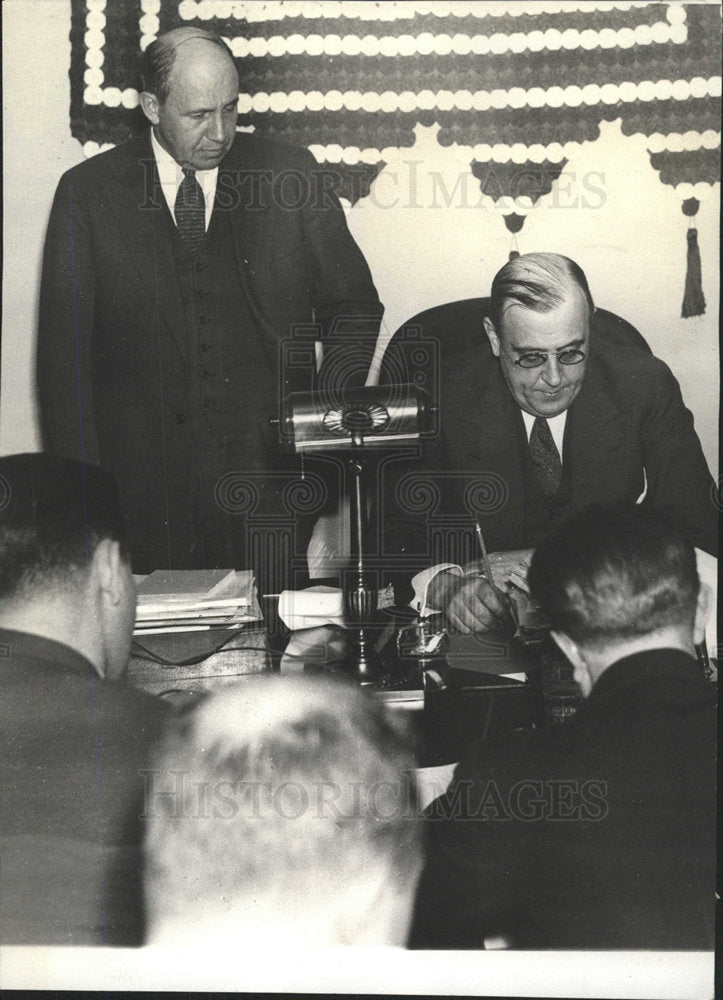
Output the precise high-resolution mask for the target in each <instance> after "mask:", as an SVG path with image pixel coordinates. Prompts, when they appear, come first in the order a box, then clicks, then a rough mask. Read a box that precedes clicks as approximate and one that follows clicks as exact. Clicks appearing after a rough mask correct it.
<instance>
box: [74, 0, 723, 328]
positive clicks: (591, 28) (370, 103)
mask: <svg viewBox="0 0 723 1000" xmlns="http://www.w3.org/2000/svg"><path fill="white" fill-rule="evenodd" d="M72 11H73V13H72V26H71V42H72V66H71V71H70V75H71V108H70V117H71V129H72V134H73V136H75V138H77V139H78V140H79V141H80V142H81V143H83V145H84V151H85V153H86V155H92V154H93V153H95V152H98V151H99V150H100V149H102V148H105V147H106V146H108V145H109V144H110V145H113V144H116V143H118V142H121V141H122V140H124V139H125V138H127V137H128V136H129V135H131V134H133V133H134V132H135V131H137V130H138V129H139V128H140V127H142V126H143V118H142V115H141V113H140V111H139V109H138V86H139V84H138V74H137V62H138V55H139V53H140V52H141V51H142V50H143V49H144V48H145V47H146V46H147V45H148V44H149V43H150V42H151V41H153V39H154V38H155V37H156V36H157V35H158V34H159V33H161V32H163V31H167V30H168V29H170V28H174V27H178V26H179V25H193V26H202V27H205V28H208V29H210V30H212V31H215V32H216V33H217V34H219V35H221V36H222V37H223V38H225V39H226V40H227V41H228V43H229V45H230V46H231V49H232V51H233V53H234V56H235V57H236V60H237V65H238V69H239V74H240V80H241V88H240V93H239V101H238V122H239V127H242V128H246V129H250V130H255V131H257V132H259V133H263V134H267V135H275V136H278V137H279V138H282V139H286V140H289V141H291V142H295V143H300V144H303V145H305V146H308V147H309V148H310V149H311V151H312V152H313V153H314V155H315V156H316V158H317V160H319V161H320V162H323V163H327V164H330V165H333V166H334V170H335V172H336V173H337V176H338V193H339V194H340V195H341V196H342V197H344V198H346V199H347V201H349V202H351V203H352V204H353V203H354V202H356V201H357V200H358V199H359V198H362V197H364V196H365V195H367V194H368V192H369V187H370V184H371V183H373V180H374V178H375V177H376V176H377V174H378V173H379V172H380V171H381V170H382V169H383V168H384V165H385V163H386V157H388V156H389V155H390V152H391V153H398V151H399V150H401V149H405V148H410V147H411V146H412V145H413V144H414V140H415V135H414V128H415V126H417V125H424V126H430V125H435V124H436V125H438V126H439V131H438V133H437V142H438V143H439V144H440V145H442V146H454V147H455V148H456V150H457V152H458V154H461V155H462V158H463V159H465V158H466V157H468V159H467V163H468V164H469V166H470V169H471V171H472V173H473V174H474V176H475V177H476V178H477V179H478V181H479V184H480V188H481V190H482V192H483V195H484V196H485V198H486V199H487V200H488V201H490V202H492V203H493V204H494V205H495V206H496V207H497V209H498V211H500V212H501V214H502V215H503V216H504V218H505V222H506V224H507V227H508V229H509V230H510V232H512V233H516V232H519V230H520V229H521V228H522V226H523V224H524V219H525V216H526V214H527V213H528V212H530V211H531V210H533V209H534V205H535V203H536V201H537V200H538V199H539V198H540V197H541V196H542V195H544V194H547V193H548V192H549V191H550V189H551V187H552V184H553V183H554V181H555V180H556V179H557V177H558V176H559V175H560V173H561V171H562V170H563V169H564V167H565V164H566V163H567V160H568V158H569V157H570V156H571V155H572V154H574V152H575V150H576V149H577V146H578V145H579V144H580V143H583V142H590V141H593V140H595V139H596V138H597V137H598V135H599V131H600V124H601V122H604V121H613V120H617V119H620V123H621V129H622V131H623V133H624V134H626V135H634V134H642V135H643V136H645V137H646V142H647V149H648V152H649V155H650V161H651V164H652V165H653V167H654V168H655V170H656V171H658V174H659V177H660V179H661V181H662V182H663V183H664V184H669V185H672V186H673V187H674V188H675V190H676V193H677V194H678V195H679V197H680V199H681V202H682V210H683V212H684V214H685V215H687V216H689V217H690V219H691V230H690V231H689V274H691V273H692V279H693V285H694V284H695V281H694V278H695V274H694V272H695V266H696V261H695V255H696V254H697V242H696V240H695V230H694V229H693V228H692V219H693V217H694V216H695V213H696V211H697V207H698V202H699V200H700V198H701V197H705V196H706V194H707V193H708V192H709V191H710V187H711V185H713V184H715V183H716V182H718V180H719V176H720V117H721V100H720V98H721V77H720V57H721V9H720V7H719V6H718V5H717V4H680V3H672V2H671V3H640V2H636V3H632V2H592V0H579V2H554V3H551V2H550V3H548V2H544V0H543V2H535V3H495V2H449V3H447V2H427V3H422V2H401V3H395V2H389V0H383V2H380V3H372V2H352V0H347V2H330V0H324V2H321V3H301V2H293V0H287V2H284V0H278V2H262V0H250V2H239V0H180V2H177V0H163V2H162V3H161V2H160V0H108V2H107V3H106V0H72ZM691 295H692V297H690V298H689V301H688V304H687V306H686V304H685V303H684V307H683V314H684V315H692V314H695V310H698V311H702V308H703V307H704V303H703V304H701V302H700V301H699V300H698V299H697V297H696V296H697V292H696V290H695V288H693V289H692V292H691ZM701 298H702V293H701ZM686 309H689V310H693V312H690V311H686Z"/></svg>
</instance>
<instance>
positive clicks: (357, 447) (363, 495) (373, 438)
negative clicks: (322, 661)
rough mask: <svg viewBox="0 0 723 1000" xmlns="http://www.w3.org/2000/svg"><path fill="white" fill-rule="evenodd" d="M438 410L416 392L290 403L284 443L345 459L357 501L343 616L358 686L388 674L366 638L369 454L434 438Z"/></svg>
mask: <svg viewBox="0 0 723 1000" xmlns="http://www.w3.org/2000/svg"><path fill="white" fill-rule="evenodd" d="M432 414H433V408H432V406H431V405H430V402H429V396H428V394H427V392H426V391H425V390H424V389H421V388H420V387H419V386H416V385H385V386H364V387H359V388H350V389H341V390H336V391H329V390H326V391H320V392H294V393H291V394H290V395H289V396H288V397H287V399H286V400H285V402H284V409H283V415H282V420H281V427H280V437H281V440H282V442H285V443H287V444H289V445H291V446H293V448H294V450H295V451H296V453H297V454H300V455H304V454H307V455H313V454H324V453H329V452H342V453H344V455H345V461H344V465H345V469H346V488H347V492H348V494H349V498H350V502H349V508H350V521H351V532H350V535H351V555H352V559H353V562H354V565H353V568H352V569H351V570H349V571H345V573H344V586H343V593H344V612H345V617H346V620H347V622H348V623H349V625H350V626H351V628H352V632H353V645H352V648H351V651H350V655H349V659H348V663H349V665H350V667H353V668H354V669H355V670H356V673H357V676H358V678H359V680H360V681H361V682H362V683H364V682H366V683H370V682H371V681H373V680H377V679H379V677H381V676H382V674H383V673H384V668H383V665H382V661H381V657H380V656H379V654H378V653H377V652H376V650H375V648H374V643H373V642H372V641H370V639H369V638H368V637H367V635H366V630H365V626H367V625H368V624H369V623H370V622H371V619H372V618H373V616H374V613H375V612H376V610H377V598H378V593H379V584H378V578H377V570H369V569H368V568H367V567H366V566H365V563H364V555H365V552H367V531H368V520H367V492H366V481H365V472H366V453H367V452H368V451H369V450H371V449H373V450H375V451H380V450H390V449H394V448H395V447H399V446H401V445H405V444H408V443H409V442H412V441H418V440H419V439H420V437H422V436H424V435H425V434H429V433H431V431H432V429H433V420H432Z"/></svg>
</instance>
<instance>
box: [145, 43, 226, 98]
mask: <svg viewBox="0 0 723 1000" xmlns="http://www.w3.org/2000/svg"><path fill="white" fill-rule="evenodd" d="M192 39H201V40H202V41H207V42H210V43H211V44H212V45H216V46H217V47H218V48H220V49H223V50H224V51H225V52H227V53H228V56H229V58H230V60H231V62H232V63H234V65H235V60H234V56H233V52H232V51H231V49H230V48H229V47H228V45H227V44H226V42H224V40H223V39H222V38H220V37H219V36H218V35H215V34H214V33H213V32H212V31H206V30H205V29H204V28H191V27H183V28H174V29H173V30H172V31H167V32H165V33H164V34H163V35H159V36H158V38H157V39H156V40H155V42H151V44H150V45H149V46H148V48H147V49H146V50H145V52H144V53H143V55H142V56H141V64H140V72H141V86H142V88H143V90H144V91H146V92H147V93H149V94H155V95H156V97H157V98H158V100H159V101H160V102H161V104H163V103H165V101H166V99H167V98H168V94H169V92H170V82H169V81H170V77H171V70H172V69H173V65H174V63H175V61H176V56H177V54H178V50H179V48H180V46H182V45H185V43H186V42H190V41H191V40H192Z"/></svg>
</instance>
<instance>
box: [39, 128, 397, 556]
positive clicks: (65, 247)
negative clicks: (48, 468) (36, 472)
mask: <svg viewBox="0 0 723 1000" xmlns="http://www.w3.org/2000/svg"><path fill="white" fill-rule="evenodd" d="M329 187H330V185H329V177H328V173H327V174H326V175H325V174H324V172H323V171H322V170H321V168H319V167H318V165H317V164H316V162H315V161H314V158H313V157H312V156H311V154H310V153H309V152H308V151H307V150H305V149H301V148H298V147H294V146H289V145H287V144H285V143H282V142H278V141H276V140H271V139H264V138H259V137H256V136H253V135H250V134H246V133H241V134H239V135H237V137H236V141H235V143H234V146H233V147H232V149H231V151H230V152H229V153H228V155H227V156H226V157H225V159H224V160H223V162H222V163H221V166H220V167H219V175H218V184H217V192H216V202H215V206H214V213H219V212H222V213H227V216H228V218H229V219H230V222H231V231H232V240H233V247H234V254H235V265H236V267H237V270H238V280H239V281H240V283H241V286H242V290H243V293H244V296H245V299H246V300H247V302H248V306H249V309H250V313H251V316H252V317H253V323H254V326H255V332H254V334H253V336H254V338H258V340H260V342H261V343H260V349H259V344H258V343H257V341H256V339H254V344H253V345H250V349H249V356H250V364H249V366H248V371H247V372H245V375H244V381H243V382H242V385H243V390H242V395H243V396H244V398H243V420H242V424H243V426H237V424H239V423H240V422H241V421H239V415H238V413H234V414H233V416H230V417H227V418H226V424H225V425H221V426H219V433H221V434H222V435H230V436H231V438H232V441H233V444H232V447H231V449H230V452H229V458H228V462H229V468H230V469H234V470H240V471H242V472H243V471H244V470H251V471H253V472H258V471H259V468H260V467H261V469H262V470H263V467H264V458H263V456H259V454H258V450H259V446H258V441H259V434H261V435H262V437H263V438H264V440H267V439H268V442H270V444H269V448H270V451H271V453H273V452H274V451H275V449H276V447H277V445H276V444H275V442H274V440H273V435H274V434H275V433H276V432H273V433H272V432H271V430H270V429H269V419H270V418H271V417H273V416H274V415H275V414H277V413H278V397H279V395H282V394H286V393H287V392H288V391H291V390H293V389H309V388H310V387H311V386H310V384H309V382H310V372H311V371H312V369H313V349H312V351H311V358H309V350H308V347H309V345H310V344H312V343H313V341H314V340H315V339H322V338H324V339H328V338H331V340H332V342H334V343H337V356H338V354H339V351H341V352H342V353H343V358H342V359H341V360H338V363H337V364H336V365H335V366H334V371H335V372H336V373H337V374H340V375H344V376H345V377H347V376H350V375H353V376H354V377H355V378H356V381H357V382H359V383H360V384H363V380H364V375H365V374H366V372H365V368H364V359H362V358H360V357H358V356H357V351H356V347H357V344H358V342H359V341H360V340H365V337H364V335H366V340H365V342H366V344H367V347H368V340H369V335H371V336H372V339H373V336H374V335H376V333H377V332H378V328H379V322H380V319H381V314H382V306H381V304H380V302H379V299H378V296H377V293H376V290H375V288H374V285H373V283H372V279H371V275H370V272H369V268H368V266H367V264H366V262H365V260H364V258H363V256H362V254H361V252H360V251H359V248H358V247H357V245H356V244H355V242H354V240H353V239H352V237H351V235H350V233H349V230H348V228H347V225H346V221H345V218H344V212H343V210H342V208H341V206H340V204H339V202H338V200H337V199H336V197H335V196H334V195H333V193H332V191H331V190H330V189H329ZM170 218H171V217H170V213H169V212H168V209H167V206H166V204H165V199H164V197H163V192H162V190H161V188H160V186H159V185H158V180H157V172H156V168H155V159H154V157H153V153H152V148H151V143H150V132H147V133H145V134H143V135H140V136H138V137H137V138H135V139H132V140H131V141H129V142H127V143H125V144H124V145H121V146H118V147H116V148H115V149H112V150H110V151H108V152H107V153H103V154H101V155H99V156H96V157H94V158H92V159H90V160H87V161H86V162H84V163H81V164H79V165H78V166H76V167H74V168H72V169H71V170H70V171H68V172H67V173H66V174H65V175H64V176H63V177H62V178H61V180H60V183H59V186H58V189H57V192H56V196H55V201H54V204H53V208H52V212H51V215H50V222H49V226H48V232H47V238H46V245H45V255H44V260H43V275H42V283H41V294H40V318H39V337H38V388H39V399H40V409H41V418H42V424H43V434H44V441H45V447H46V448H47V449H48V450H51V451H53V452H56V453H61V454H64V455H69V456H71V457H75V458H83V459H84V460H85V461H91V462H100V463H101V464H103V465H104V466H105V467H106V468H107V469H108V470H109V471H110V472H111V473H112V474H113V475H114V477H115V478H116V480H117V482H118V486H119V489H120V493H121V503H122V504H123V506H124V509H126V511H130V512H131V515H132V514H133V513H134V511H135V510H136V509H138V508H142V509H144V510H147V511H150V512H152V513H153V515H154V519H153V524H152V525H151V526H150V530H151V531H152V532H156V533H162V531H163V523H164V517H165V512H166V509H167V508H168V509H171V510H172V508H173V502H174V493H177V492H179V491H183V490H184V488H185V489H188V483H189V481H191V482H193V480H194V477H196V479H197V478H198V452H197V449H198V447H199V445H198V441H197V439H196V436H195V434H194V433H193V427H194V426H195V425H194V419H195V411H194V409H193V407H194V399H193V388H192V386H193V381H192V377H191V371H192V368H193V365H194V364H198V360H197V359H194V358H193V357H192V356H191V347H190V344H189V343H188V337H187V334H186V333H185V319H184V314H183V308H182V303H181V301H180V297H179V292H178V281H177V278H176V263H175V260H174V256H173V251H172V246H171V241H170V239H169V222H170ZM300 326H302V327H305V328H306V334H305V335H304V336H302V337H301V338H300V339H299V338H298V333H297V340H299V342H300V343H301V344H302V346H303V348H304V350H303V351H299V352H297V354H300V355H303V357H304V360H303V362H301V363H299V365H298V367H297V368H294V369H292V371H291V374H290V375H289V377H288V378H287V380H286V382H285V383H284V384H283V385H281V384H280V383H279V374H278V368H279V353H280V343H281V341H282V340H284V339H286V338H289V337H290V336H291V334H292V331H294V330H295V329H296V330H297V331H298V328H299V327H300ZM240 335H241V334H240ZM339 345H347V346H346V347H343V346H339ZM251 346H252V347H253V350H252V349H251ZM369 356H370V355H369V352H368V351H367V355H366V361H367V362H368V360H369ZM252 369H253V370H252ZM221 419H222V418H219V417H217V420H221ZM260 428H261V429H262V430H260ZM297 465H298V462H297ZM129 528H130V532H131V542H132V547H135V543H134V538H135V531H136V528H137V526H135V525H134V524H132V523H131V524H130V525H129ZM149 568H154V567H146V568H145V571H147V570H148V569H149Z"/></svg>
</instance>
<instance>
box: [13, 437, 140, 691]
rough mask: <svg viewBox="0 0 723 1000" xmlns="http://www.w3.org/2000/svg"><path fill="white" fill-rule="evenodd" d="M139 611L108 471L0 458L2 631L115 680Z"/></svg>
mask: <svg viewBox="0 0 723 1000" xmlns="http://www.w3.org/2000/svg"><path fill="white" fill-rule="evenodd" d="M135 606H136V593H135V586H134V583H133V576H132V574H131V567H130V561H129V558H128V553H127V549H126V543H125V536H124V531H123V525H122V521H121V516H120V513H119V508H118V501H117V496H116V489H115V484H114V483H113V480H112V479H111V478H110V477H109V476H108V475H107V473H105V472H103V470H102V469H100V468H98V467H97V466H91V465H85V464H84V463H81V462H77V461H73V460H71V459H67V458H60V457H58V456H54V455H46V454H23V455H10V456H8V457H6V458H2V459H0V626H2V627H3V628H6V629H12V630H15V631H19V632H27V633H31V634H34V635H37V636H39V637H41V638H44V639H47V640H51V641H55V642H60V643H63V644H64V645H66V646H70V647H71V648H72V649H74V650H75V651H76V652H78V653H80V654H81V655H82V656H84V657H85V658H86V659H87V660H88V661H89V662H90V663H91V664H92V665H93V666H94V668H95V670H96V672H97V673H99V674H100V675H101V676H102V677H105V678H107V679H110V680H117V679H119V678H120V677H121V676H122V674H123V673H124V671H125V669H126V666H127V663H128V656H129V653H130V645H131V634H132V631H133V622H134V619H135Z"/></svg>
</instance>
